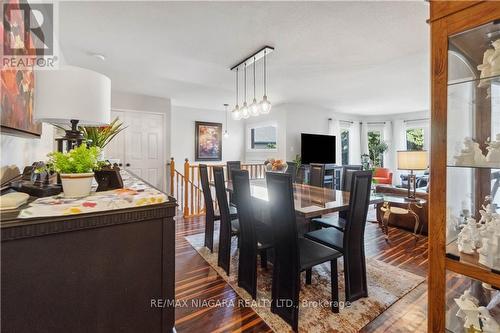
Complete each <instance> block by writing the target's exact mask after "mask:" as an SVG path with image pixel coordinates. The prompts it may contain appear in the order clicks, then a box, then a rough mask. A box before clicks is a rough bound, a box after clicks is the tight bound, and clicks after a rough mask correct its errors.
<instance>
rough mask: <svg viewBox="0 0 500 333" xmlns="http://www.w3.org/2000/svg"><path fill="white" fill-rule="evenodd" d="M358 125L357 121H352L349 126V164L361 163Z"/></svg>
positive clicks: (359, 125)
mask: <svg viewBox="0 0 500 333" xmlns="http://www.w3.org/2000/svg"><path fill="white" fill-rule="evenodd" d="M360 127H361V124H360V122H359V121H355V122H353V123H352V124H351V126H350V127H349V164H355V165H359V164H361V142H360V139H361V134H360V132H361V129H360ZM367 135H368V134H367Z"/></svg>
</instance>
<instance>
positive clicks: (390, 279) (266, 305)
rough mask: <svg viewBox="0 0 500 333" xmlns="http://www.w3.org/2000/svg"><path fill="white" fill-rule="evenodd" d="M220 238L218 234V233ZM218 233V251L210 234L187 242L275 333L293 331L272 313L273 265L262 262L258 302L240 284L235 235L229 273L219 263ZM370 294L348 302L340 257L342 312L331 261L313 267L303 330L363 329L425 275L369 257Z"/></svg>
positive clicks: (304, 292) (303, 295) (303, 302)
mask: <svg viewBox="0 0 500 333" xmlns="http://www.w3.org/2000/svg"><path fill="white" fill-rule="evenodd" d="M214 234H215V235H217V236H218V232H215V233H214ZM217 236H215V237H214V238H215V239H214V250H215V251H214V252H213V253H210V250H208V249H207V248H206V247H204V246H203V242H204V237H205V236H204V234H203V233H201V234H196V235H191V236H187V237H186V239H187V241H188V242H189V243H190V244H191V245H192V246H193V247H194V248H195V249H196V251H197V252H198V253H199V254H200V255H201V256H202V257H203V258H204V259H205V260H206V261H207V262H208V263H209V264H210V265H211V266H212V267H213V268H214V269H215V270H216V271H217V273H219V275H220V276H222V278H223V279H224V280H226V282H227V283H228V284H229V285H230V286H231V287H232V288H233V289H234V290H235V291H236V292H237V293H238V295H239V296H240V297H241V298H242V299H243V300H242V303H240V304H241V305H245V306H250V307H252V309H253V310H254V311H255V312H256V313H257V314H258V315H259V316H260V317H261V318H262V319H263V320H264V321H265V322H266V324H267V325H268V326H269V327H271V328H272V329H273V330H274V331H275V332H289V331H290V332H291V329H290V326H289V325H288V324H287V323H285V322H284V321H283V320H282V319H281V318H280V317H279V316H277V315H275V314H273V313H271V309H270V304H271V303H270V302H271V284H272V266H270V267H269V268H268V269H267V270H265V269H262V268H260V265H257V266H258V275H257V300H255V301H254V300H252V298H251V296H250V295H249V294H248V293H247V292H246V291H245V290H243V289H242V288H239V287H238V280H237V275H238V249H237V244H236V238H234V237H233V246H232V247H231V267H230V276H229V277H228V276H227V274H226V273H225V272H224V270H223V269H222V268H220V267H218V266H217V247H218V246H217V245H218V239H217ZM366 268H367V278H368V297H367V298H362V299H359V300H357V301H355V302H353V303H351V304H346V303H345V293H344V275H343V262H342V259H340V260H338V270H339V293H340V295H339V298H340V301H341V302H340V306H341V309H340V313H339V314H335V313H333V312H332V311H331V307H330V301H331V289H330V264H329V263H328V264H323V265H318V266H315V267H314V268H313V273H312V284H311V285H306V284H305V273H303V276H302V277H301V283H302V285H301V290H300V303H299V304H300V310H299V332H311V333H312V332H342V333H347V332H358V331H359V330H360V329H361V328H363V327H364V326H365V325H366V324H368V323H369V322H371V321H372V320H373V319H375V318H376V317H377V316H378V315H379V314H381V313H382V312H383V311H385V310H386V309H387V308H388V307H389V306H391V305H392V304H393V303H395V302H396V301H397V300H398V299H400V298H401V297H403V296H404V295H406V294H407V293H408V292H410V291H411V290H412V289H414V288H415V287H416V286H418V285H419V284H420V283H422V282H423V281H424V280H425V279H424V278H423V277H420V276H418V275H415V274H413V273H410V272H407V271H404V270H402V269H400V268H397V267H394V266H391V265H389V264H386V263H384V262H381V261H378V260H376V259H370V258H368V259H367V260H366Z"/></svg>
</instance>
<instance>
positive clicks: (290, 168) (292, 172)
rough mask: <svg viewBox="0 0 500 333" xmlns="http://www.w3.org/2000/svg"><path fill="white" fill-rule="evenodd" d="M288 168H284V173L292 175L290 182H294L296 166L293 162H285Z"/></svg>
mask: <svg viewBox="0 0 500 333" xmlns="http://www.w3.org/2000/svg"><path fill="white" fill-rule="evenodd" d="M286 164H287V165H288V168H287V169H286V173H287V174H289V175H290V176H292V183H295V180H296V177H297V166H296V165H295V163H294V162H286Z"/></svg>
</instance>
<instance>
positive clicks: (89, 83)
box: [34, 66, 111, 126]
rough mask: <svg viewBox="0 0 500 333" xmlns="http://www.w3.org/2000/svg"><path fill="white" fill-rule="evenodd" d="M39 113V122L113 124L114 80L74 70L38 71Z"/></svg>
mask: <svg viewBox="0 0 500 333" xmlns="http://www.w3.org/2000/svg"><path fill="white" fill-rule="evenodd" d="M34 97H35V112H34V117H35V119H37V120H40V121H43V122H47V123H53V124H68V123H69V121H70V120H78V123H79V125H86V126H100V125H105V124H109V122H110V115H111V80H110V79H109V78H108V77H107V76H105V75H102V74H100V73H97V72H94V71H91V70H88V69H84V68H79V67H73V66H65V67H61V68H60V69H59V70H44V71H37V73H36V75H35V96H34Z"/></svg>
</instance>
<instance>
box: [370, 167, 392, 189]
mask: <svg viewBox="0 0 500 333" xmlns="http://www.w3.org/2000/svg"><path fill="white" fill-rule="evenodd" d="M372 178H373V180H374V181H375V183H376V184H388V185H392V171H391V170H389V169H386V168H375V170H373V177H372Z"/></svg>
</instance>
